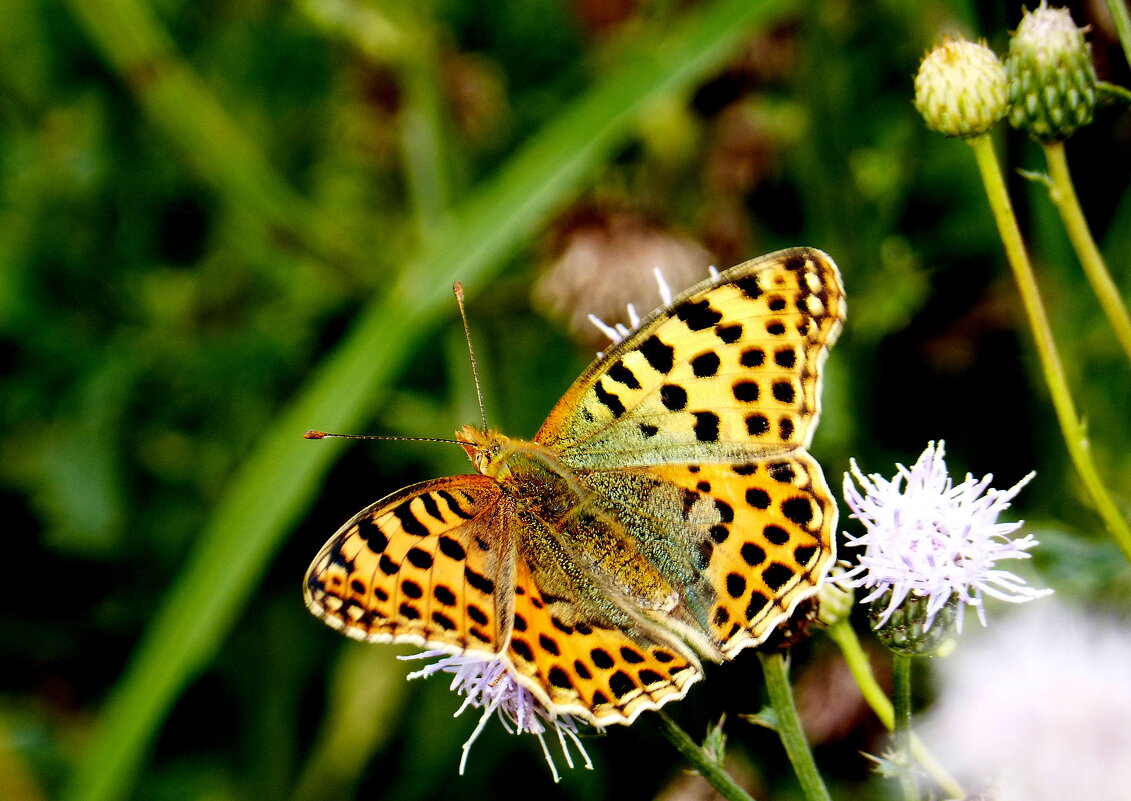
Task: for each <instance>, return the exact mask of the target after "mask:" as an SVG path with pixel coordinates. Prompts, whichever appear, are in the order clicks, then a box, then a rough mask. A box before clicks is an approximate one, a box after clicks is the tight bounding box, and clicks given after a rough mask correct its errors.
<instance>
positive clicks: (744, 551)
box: [582, 452, 836, 658]
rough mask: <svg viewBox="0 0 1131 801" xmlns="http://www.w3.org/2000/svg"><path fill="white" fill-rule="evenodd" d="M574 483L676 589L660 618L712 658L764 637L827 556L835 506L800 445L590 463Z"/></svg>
mask: <svg viewBox="0 0 1131 801" xmlns="http://www.w3.org/2000/svg"><path fill="white" fill-rule="evenodd" d="M582 483H583V485H584V486H585V487H586V489H588V490H589V491H590V492H592V493H593V495H594V496H595V498H597V499H599V500H598V501H596V502H597V503H599V504H600V505H601V506H603V507H604V508H606V509H607V510H608V516H609V517H612V518H614V519H617V520H620V521H623V523H624V525H625V526H626V528H627V529H629V530H631V531H632V532H633V534H634V537H635V540H636V542H637V543H638V545H639V548H640V551H641V553H642V555H643V556H644V557H645V558H647V559H648V561H649V562H651V563H652V564H653V565H654V566H655V567H656V569H657V571H658V573H659V576H660V580H661V581H662V582H664V586H669V587H673V588H676V590H677V591H678V592H679V593H680V595H681V600H682V603H681V604H679V605H677V606H673V608H672V609H671V610H669V611H667V612H665V614H664V615H663V616H662V617H661V618H660V619H659V621H660V622H661V623H666V624H668V625H670V626H672V627H673V628H675V629H676V630H677V631H678V632H679V633H680V635H681V639H683V640H685V641H688V642H693V643H696V644H697V645H699V647H700V649H701V650H703V651H705V652H706V653H708V654H709V655H711V654H715V655H716V658H731V657H733V656H734V655H735V654H737V653H738V652H739V651H740V650H742V649H743V648H746V647H749V646H753V645H757V644H758V643H760V642H762V640H764V639H765V638H766V637H767V636H768V635H769V634H770V632H771V631H772V630H773V628H774V627H775V626H777V625H778V624H779V623H780V622H781V621H782V620H784V619H785V618H786V617H787V616H788V615H789V613H790V612H791V611H792V610H793V608H794V607H795V606H796V605H797V603H798V602H799V601H801V600H802V599H803V598H806V597H808V596H809V595H811V594H812V593H813V592H815V591H816V588H817V585H818V582H819V580H820V579H821V577H823V576H824V574H825V572H826V571H827V570H828V567H829V566H830V565H831V564H832V562H833V560H834V558H835V544H834V543H835V540H834V532H835V530H836V505H835V504H834V503H833V502H832V499H831V498H830V496H829V493H828V488H827V487H826V486H825V482H824V477H823V476H822V474H821V471H820V468H819V467H818V466H817V464H816V462H814V461H813V459H812V458H811V457H810V456H808V455H807V454H805V453H803V452H794V453H791V454H784V455H780V456H775V457H772V458H767V459H764V460H755V461H751V462H746V463H743V464H736V465H730V464H717V463H703V464H690V465H688V464H673V465H657V466H654V467H642V468H635V469H632V470H610V471H594V472H593V473H591V474H588V475H586V476H585V477H583V479H582ZM689 627H691V628H693V629H694V630H695V631H688V628H689ZM695 633H698V634H699V635H700V636H703V637H705V638H706V642H705V643H702V644H700V643H698V642H697V640H696V637H695Z"/></svg>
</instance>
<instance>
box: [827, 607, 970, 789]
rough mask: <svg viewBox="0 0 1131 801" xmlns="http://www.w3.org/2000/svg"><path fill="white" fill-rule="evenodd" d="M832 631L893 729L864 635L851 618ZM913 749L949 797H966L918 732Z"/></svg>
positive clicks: (878, 712)
mask: <svg viewBox="0 0 1131 801" xmlns="http://www.w3.org/2000/svg"><path fill="white" fill-rule="evenodd" d="M828 634H829V637H830V638H831V639H832V641H833V642H835V643H836V644H837V647H838V648H840V652H841V655H842V656H844V661H845V664H847V665H848V670H849V672H851V673H852V678H853V679H855V681H856V686H857V687H859V688H860V693H861V694H862V695H863V696H864V700H865V701H866V702H867V704H868V706H870V707H871V708H872V711H873V712H875V713H876V717H878V718H879V719H880V722H881V723H883V724H884V726H886V727H887V728H888V729H889V730H891V729H893V728H895V710H894V709H893V708H892V703H891V701H890V700H889V699H888V697H887V694H886V693H885V692H884V688H883V687H881V686H880V683H879V682H878V681H876V674H875V673H873V672H872V663H871V662H869V661H868V655H867V654H866V653H865V652H864V648H863V647H862V646H861V645H860V638H859V637H857V636H856V631H855V629H853V628H852V626H851V625H850V624H849V623H848V621H847V620H841V621H839V622H837V623H834V624H833V625H832V626H830V627H829V630H828ZM911 753H912V755H914V757H915V761H916V762H918V763H919V764H920V765H921V766H922V768H923V770H925V771H926V772H927V774H928V775H930V777H931V778H932V779H934V780H935V783H936V784H938V786H939V788H940V789H942V791H943V793H944V794H945V795H946V797H947V798H965V797H966V791H965V790H964V789H963V788H962V785H960V784H959V783H958V782H957V781H955V779H954V778H953V777H952V776H951V775H950V774H949V773H947V772H946V769H945V768H944V767H943V766H942V765H940V764H939V762H938V760H936V759H935V757H934V754H932V753H931V752H930V751H928V750H927V748H926V746H924V745H923V743H922V741H921V740H919V738H918V737H916V736H915V735H914V734H912V735H911Z"/></svg>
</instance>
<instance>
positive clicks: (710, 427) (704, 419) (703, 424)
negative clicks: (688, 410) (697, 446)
mask: <svg viewBox="0 0 1131 801" xmlns="http://www.w3.org/2000/svg"><path fill="white" fill-rule="evenodd" d="M692 414H693V415H695V425H694V426H693V430H694V432H695V438H696V439H697V440H699V441H700V442H718V441H719V416H718V415H717V414H715V413H714V412H692Z"/></svg>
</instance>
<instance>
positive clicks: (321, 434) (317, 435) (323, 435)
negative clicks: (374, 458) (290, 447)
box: [303, 429, 463, 445]
mask: <svg viewBox="0 0 1131 801" xmlns="http://www.w3.org/2000/svg"><path fill="white" fill-rule="evenodd" d="M303 437H305V438H306V439H329V438H331V437H333V438H336V439H386V440H397V441H398V442H448V443H451V444H452V445H462V444H463V443H462V442H460V441H459V440H458V439H444V438H443V437H392V436H381V435H379V434H330V433H328V432H326V431H316V430H313V429H312V430H310V431H307V432H306V433H305V434H303Z"/></svg>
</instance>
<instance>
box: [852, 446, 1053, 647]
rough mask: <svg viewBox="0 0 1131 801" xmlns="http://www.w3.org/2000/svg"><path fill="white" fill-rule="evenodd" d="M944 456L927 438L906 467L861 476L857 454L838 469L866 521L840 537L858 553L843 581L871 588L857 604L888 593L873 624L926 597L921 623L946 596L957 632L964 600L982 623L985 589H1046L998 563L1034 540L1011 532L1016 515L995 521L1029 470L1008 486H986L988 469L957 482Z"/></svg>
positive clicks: (1003, 595)
mask: <svg viewBox="0 0 1131 801" xmlns="http://www.w3.org/2000/svg"><path fill="white" fill-rule="evenodd" d="M943 456H944V448H943V443H942V442H941V441H940V442H939V443H938V445H937V446H936V445H935V443H934V442H931V443H930V444H929V445H928V446H927V449H926V450H925V451H923V455H922V456H920V457H919V460H918V461H917V462H916V463H915V465H914V466H913V467H912V468H911V469H910V470H908V469H907V468H906V467H904V466H903V465H901V464H897V465H896V467H897V468H898V472H897V473H896V475H895V478H893V479H891V480H888V479H886V478H884V477H883V476H880V475H878V474H876V473H873V474H871V475H868V476H865V475H864V474H863V473H861V472H860V468H859V467H857V465H856V462H855V460H853V461H852V462H851V465H852V472H851V474H848V473H846V474H845V476H844V499H845V501H847V503H848V506H849V508H850V509H851V510H852V514H851V515H850V516H851V517H853V518H855V519H856V520H859V521H860V522H861V523H863V524H864V528H865V532H864V533H863V534H861V535H860V536H858V537H854V536H852V535H847V534H846V536H847V541H846V544H847V545H848V546H849V547H856V548H863V549H864V552H863V553H862V554H860V557H859V562H858V564H856V565H855V566H854V567H853V568H852V569H851V570H849V571H848V573H846V574H845V575H844V576H843V577H842V578H841V581H842V582H844V583H846V584H848V585H850V586H853V587H864V588H868V589H871V590H872V592H871V593H870V594H869V595H868V596H867V597H865V598H862V599H861V603H870V602H872V601H875V600H876V599H878V598H881V597H882V596H884V595H885V594H887V593H890V601H889V602H888V605H887V607H886V608H885V609H884V611H883V613H882V615H881V616H880V619H879V624H878V626H877V628H878V627H879V626H882V625H883V624H884V623H885V622H887V620H888V618H890V617H891V615H892V613H893V612H894V611H895V610H896V609H897V608H899V607H900V605H901V604H903V603H904V601H905V600H907V599H909V598H911V599H915V600H925V601H926V604H927V616H926V625H925V626H924V628H926V629H929V628H930V626H931V623H932V622H933V621H934V619H935V616H936V615H937V614H938V613H939V612H940V610H942V609H943V607H944V606H946V605H947V604H948V602H950V603H955V604H957V607H958V608H957V612H958V615H957V617H958V621H957V623H958V630H959V631H961V630H962V614H961V613H962V611H963V609H964V608H965V607H966V606H972V607H974V608H976V609H977V610H978V618H979V619H980V620H981V621H982V625H985V623H986V618H985V608H984V607H983V604H982V601H983V596H985V595H989V596H992V597H994V598H998V599H1000V600H1003V601H1011V602H1015V603H1020V602H1023V601H1030V600H1032V599H1034V598H1039V597H1041V596H1043V595H1047V594H1048V593H1050V592H1051V590H1037V589H1033V588H1032V587H1029V586H1027V585H1026V584H1025V581H1024V580H1023V579H1021V578H1020V577H1018V576H1016V575H1015V574H1013V573H1010V572H1009V571H1007V570H1002V569H1000V568H998V567H996V563H997V562H998V561H1000V560H1002V559H1027V558H1028V557H1029V554H1028V553H1027V551H1028V550H1029V549H1030V548H1032V547H1033V546H1034V545H1036V544H1037V541H1036V540H1035V539H1034V538H1033V536H1032V535H1031V534H1029V535H1026V536H1024V537H1018V538H1016V539H1010V537H1009V535H1010V534H1011V533H1013V532H1014V531H1016V530H1017V529H1018V528H1020V527H1021V525H1022V523H1021V522H1016V523H999V522H997V519H998V515H1000V514H1001V513H1002V512H1003V511H1005V510H1006V509H1008V508H1009V502H1010V501H1011V500H1012V499H1013V498H1014V497H1015V496H1016V495H1017V493H1018V492H1020V491H1021V488H1022V487H1024V486H1025V485H1026V484H1028V483H1029V481H1030V479H1032V477H1033V475H1034V474H1033V473H1030V474H1029V475H1027V476H1025V478H1023V479H1021V481H1019V482H1017V484H1015V485H1014V486H1013V487H1012V488H1010V489H1008V490H997V489H992V488H990V482H991V481H992V480H993V476H992V475H987V476H985V477H984V478H982V479H981V480H975V479H974V477H973V476H971V475H969V474H967V476H966V479H965V480H964V481H962V482H961V483H960V484H957V485H955V484H954V483H953V482H952V481H951V478H950V476H948V475H947V472H946V462H945V461H944V459H943ZM853 478H855V480H856V483H857V484H859V485H860V490H863V492H862V493H861V491H860V490H858V489H857V488H856V485H855V484H854V483H853Z"/></svg>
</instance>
